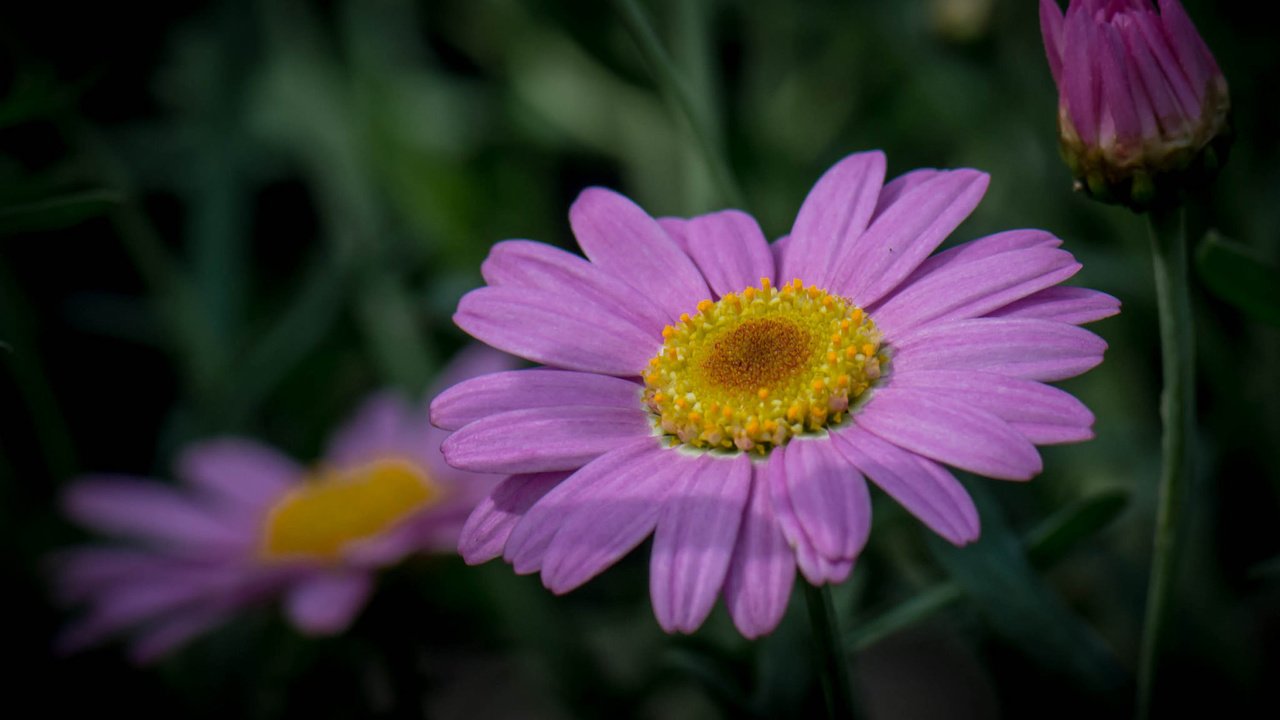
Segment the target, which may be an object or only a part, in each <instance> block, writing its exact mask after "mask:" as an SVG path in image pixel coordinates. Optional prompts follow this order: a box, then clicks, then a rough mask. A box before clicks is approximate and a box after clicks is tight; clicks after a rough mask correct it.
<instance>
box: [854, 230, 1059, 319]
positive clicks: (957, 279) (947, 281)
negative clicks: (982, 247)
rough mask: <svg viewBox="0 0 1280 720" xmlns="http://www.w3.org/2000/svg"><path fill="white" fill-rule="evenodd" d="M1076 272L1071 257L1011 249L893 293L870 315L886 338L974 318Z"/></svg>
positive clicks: (1040, 250)
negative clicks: (948, 322) (922, 326)
mask: <svg viewBox="0 0 1280 720" xmlns="http://www.w3.org/2000/svg"><path fill="white" fill-rule="evenodd" d="M1079 270H1080V263H1077V262H1076V261H1075V259H1074V258H1072V257H1071V253H1068V252H1065V251H1062V250H1055V249H1052V248H1033V249H1030V250H1015V251H1013V252H1007V253H1002V254H1000V255H997V256H994V257H989V258H985V259H982V260H977V261H974V262H968V263H963V264H961V263H955V264H953V265H950V266H947V267H945V268H942V269H940V270H938V271H937V272H933V273H930V274H929V275H927V276H925V277H923V278H921V279H919V280H917V281H916V282H915V283H913V284H911V285H909V286H906V287H904V288H902V289H900V290H899V291H898V292H896V293H895V294H894V295H893V296H891V297H890V298H889V299H887V300H886V301H885V303H884V304H883V305H882V306H881V307H879V308H878V309H876V311H875V313H874V315H873V317H874V318H875V321H876V325H877V326H878V327H879V328H880V329H881V331H882V332H884V333H885V335H886V336H889V337H893V336H894V335H895V334H897V333H900V332H902V331H905V330H910V329H911V328H914V327H918V326H920V325H922V324H924V323H928V322H936V321H941V320H960V319H966V318H973V317H980V316H982V315H984V314H986V313H988V312H991V311H992V310H996V309H998V308H1001V307H1004V306H1005V305H1008V304H1009V303H1011V302H1013V301H1015V300H1020V299H1022V298H1024V297H1026V296H1028V295H1030V294H1032V293H1034V292H1036V291H1038V290H1043V289H1045V288H1048V287H1052V286H1054V285H1057V284H1058V283H1060V282H1062V281H1063V280H1066V279H1067V278H1069V277H1071V276H1072V275H1074V274H1076V272H1078V271H1079Z"/></svg>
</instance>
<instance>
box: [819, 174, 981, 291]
mask: <svg viewBox="0 0 1280 720" xmlns="http://www.w3.org/2000/svg"><path fill="white" fill-rule="evenodd" d="M987 181H988V178H987V175H986V174H985V173H980V172H977V171H976V170H951V171H949V172H945V173H939V174H938V175H937V176H935V177H933V178H930V179H928V180H925V181H924V182H922V183H920V184H919V185H918V186H916V187H915V188H914V189H912V190H910V191H909V192H907V193H906V194H905V195H903V197H902V199H901V200H900V201H899V202H896V203H894V204H893V205H892V206H890V207H889V208H888V209H887V210H885V212H884V214H883V215H881V216H880V217H879V218H877V219H876V221H875V222H874V223H873V224H872V225H871V227H869V228H867V231H866V232H865V233H863V235H862V236H861V237H860V238H858V240H857V242H854V243H852V244H851V245H850V246H847V247H844V248H842V249H841V252H840V253H839V254H838V256H837V258H836V260H835V270H834V271H833V272H832V274H831V276H830V277H831V278H833V283H832V284H831V286H830V287H829V288H828V289H830V290H833V291H834V292H836V293H839V294H840V295H844V296H846V297H849V298H851V299H853V301H854V302H855V303H857V304H858V305H861V306H863V307H866V306H867V305H870V304H872V303H874V302H876V301H877V300H879V299H880V298H881V297H882V296H883V295H885V294H886V293H888V292H889V291H890V290H892V289H893V288H895V287H897V285H898V284H899V283H901V282H902V281H903V280H904V279H905V278H906V277H907V276H908V275H910V274H911V271H912V270H915V269H916V267H917V266H918V265H919V264H920V263H921V262H922V261H923V260H924V259H925V258H926V257H928V255H929V253H931V252H933V251H934V249H935V248H937V247H938V245H939V244H940V243H941V242H942V241H943V240H945V239H946V237H947V236H948V235H950V234H951V231H952V230H955V229H956V226H958V225H959V224H960V223H961V222H962V221H963V220H964V219H965V218H966V217H968V216H969V213H970V212H972V211H973V209H974V208H975V207H977V205H978V202H979V201H980V200H981V199H982V195H983V193H985V192H986V190H987Z"/></svg>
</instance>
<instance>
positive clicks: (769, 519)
mask: <svg viewBox="0 0 1280 720" xmlns="http://www.w3.org/2000/svg"><path fill="white" fill-rule="evenodd" d="M752 474H753V476H754V477H753V478H752V482H751V498H750V500H749V502H748V505H747V510H746V514H745V516H744V517H743V519H742V528H741V531H740V532H739V533H738V543H737V546H736V547H735V548H734V550H733V560H732V561H731V562H730V564H729V571H728V574H727V575H726V576H725V580H724V602H725V605H726V606H727V607H728V608H729V615H730V617H732V618H733V624H734V626H735V627H737V628H738V632H741V633H742V634H743V635H744V636H745V637H747V638H749V639H754V638H757V637H760V636H761V635H764V634H766V633H769V632H772V631H773V629H774V628H776V627H777V626H778V623H779V622H781V621H782V616H783V614H784V613H786V610H787V601H788V600H790V598H791V586H792V584H793V583H794V582H795V579H796V560H795V553H794V552H792V550H791V548H790V547H788V545H787V539H786V538H785V537H783V535H782V530H780V529H779V528H778V523H777V520H776V519H775V518H774V514H773V507H772V505H771V504H770V502H769V487H768V485H767V484H766V481H765V473H764V470H763V468H762V467H759V466H756V467H753V468H752Z"/></svg>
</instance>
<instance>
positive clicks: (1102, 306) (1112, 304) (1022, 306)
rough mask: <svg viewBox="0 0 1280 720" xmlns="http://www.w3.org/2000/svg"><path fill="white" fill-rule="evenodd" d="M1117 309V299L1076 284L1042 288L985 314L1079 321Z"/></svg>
mask: <svg viewBox="0 0 1280 720" xmlns="http://www.w3.org/2000/svg"><path fill="white" fill-rule="evenodd" d="M1119 312H1120V301H1119V300H1117V299H1115V298H1113V297H1111V296H1110V295H1108V294H1106V293H1104V292H1098V291H1097V290H1089V289H1087V288H1078V287H1051V288H1045V289H1044V290H1041V291H1039V292H1037V293H1035V294H1033V295H1028V296H1027V297H1025V298H1022V299H1021V300H1017V301H1014V302H1011V303H1009V304H1008V305H1005V306H1004V307H1002V308H999V309H997V310H993V311H991V312H990V313H987V315H988V316H989V317H1004V318H1028V319H1037V320H1053V321H1056V322H1064V323H1070V324H1072V325H1083V324H1085V323H1091V322H1094V321H1095V320H1101V319H1103V318H1109V317H1111V316H1112V315H1115V314H1117V313H1119Z"/></svg>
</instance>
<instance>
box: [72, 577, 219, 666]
mask: <svg viewBox="0 0 1280 720" xmlns="http://www.w3.org/2000/svg"><path fill="white" fill-rule="evenodd" d="M238 579H239V574H238V573H235V572H233V571H230V570H228V569H227V568H223V567H215V568H195V567H187V566H181V565H170V566H165V567H160V566H158V567H157V568H156V569H155V570H154V571H152V572H149V573H147V574H146V575H139V576H137V577H134V578H131V579H130V580H129V581H128V582H126V583H123V584H116V585H112V586H108V587H103V588H101V589H100V590H99V591H98V592H97V593H96V594H95V597H94V598H92V600H91V603H92V611H91V612H90V614H89V615H88V616H87V617H86V618H84V619H83V620H81V621H79V622H77V623H75V624H73V625H71V626H70V627H69V628H67V630H66V631H65V632H64V633H63V634H62V636H61V637H60V638H59V640H58V647H59V649H60V650H61V651H63V652H74V651H77V650H81V649H83V648H86V647H88V646H90V645H94V644H97V643H99V642H101V641H102V640H104V639H106V638H108V637H110V636H111V635H114V634H116V633H118V632H121V631H122V630H126V629H128V628H130V627H132V626H135V625H138V624H140V623H143V622H146V621H147V620H150V619H152V618H156V617H162V616H164V615H166V614H168V613H171V612H174V611H178V610H181V609H183V608H187V607H190V606H192V605H194V604H199V603H200V602H202V601H204V600H205V599H206V598H209V597H222V596H224V595H226V594H227V593H229V592H230V591H231V588H233V586H234V584H235V583H236V582H237V581H238Z"/></svg>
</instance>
